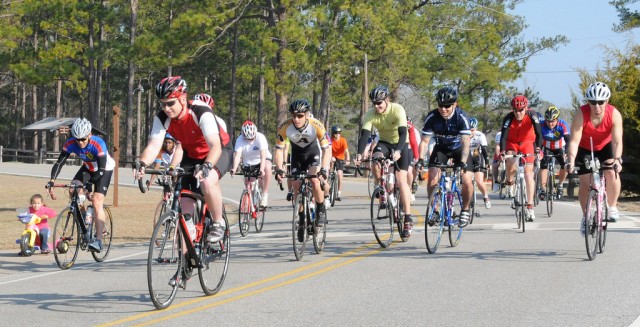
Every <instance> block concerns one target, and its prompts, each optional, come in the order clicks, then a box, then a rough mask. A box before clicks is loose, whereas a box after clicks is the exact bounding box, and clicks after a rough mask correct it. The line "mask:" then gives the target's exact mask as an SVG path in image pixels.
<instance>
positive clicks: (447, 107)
mask: <svg viewBox="0 0 640 327" xmlns="http://www.w3.org/2000/svg"><path fill="white" fill-rule="evenodd" d="M438 107H439V108H444V109H449V108H451V107H453V103H452V104H443V105H439V106H438Z"/></svg>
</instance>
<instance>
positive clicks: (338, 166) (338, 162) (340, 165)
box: [333, 159, 344, 170]
mask: <svg viewBox="0 0 640 327" xmlns="http://www.w3.org/2000/svg"><path fill="white" fill-rule="evenodd" d="M333 165H334V166H335V167H336V170H344V160H340V159H336V161H335V162H334V163H333Z"/></svg>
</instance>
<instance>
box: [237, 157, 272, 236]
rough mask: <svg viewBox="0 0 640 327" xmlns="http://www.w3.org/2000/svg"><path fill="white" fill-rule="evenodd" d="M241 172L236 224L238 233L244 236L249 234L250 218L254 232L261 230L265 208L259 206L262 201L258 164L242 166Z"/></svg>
mask: <svg viewBox="0 0 640 327" xmlns="http://www.w3.org/2000/svg"><path fill="white" fill-rule="evenodd" d="M242 174H243V175H244V190H242V194H241V195H240V204H239V208H238V225H239V228H240V235H242V236H243V237H244V236H247V234H249V227H251V220H253V223H254V226H255V228H256V233H260V232H261V231H262V227H263V226H264V216H265V213H266V211H267V208H265V207H262V206H260V202H261V201H262V188H261V187H260V180H261V179H262V177H261V174H260V166H259V165H257V166H253V167H252V166H243V167H242Z"/></svg>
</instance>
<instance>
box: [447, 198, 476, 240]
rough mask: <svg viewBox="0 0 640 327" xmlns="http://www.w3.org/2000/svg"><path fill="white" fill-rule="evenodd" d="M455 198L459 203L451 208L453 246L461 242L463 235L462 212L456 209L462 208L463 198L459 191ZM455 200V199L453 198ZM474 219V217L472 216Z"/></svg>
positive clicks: (450, 237) (450, 231)
mask: <svg viewBox="0 0 640 327" xmlns="http://www.w3.org/2000/svg"><path fill="white" fill-rule="evenodd" d="M453 196H454V198H457V199H458V205H457V206H456V205H455V204H454V205H453V207H452V208H451V223H450V224H449V244H451V247H456V246H458V244H459V243H460V237H461V236H462V228H460V212H456V209H458V210H462V200H461V198H460V194H459V193H457V192H456V193H455V194H454V195H453ZM453 201H454V202H455V199H454V200H453ZM471 219H473V218H471Z"/></svg>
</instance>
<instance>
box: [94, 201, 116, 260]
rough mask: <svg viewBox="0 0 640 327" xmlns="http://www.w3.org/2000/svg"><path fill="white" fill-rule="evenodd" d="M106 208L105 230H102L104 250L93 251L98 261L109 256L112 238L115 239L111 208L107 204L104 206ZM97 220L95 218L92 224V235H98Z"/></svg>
mask: <svg viewBox="0 0 640 327" xmlns="http://www.w3.org/2000/svg"><path fill="white" fill-rule="evenodd" d="M102 209H103V210H104V230H103V231H102V251H100V252H91V256H93V259H94V260H95V261H97V262H103V261H104V260H105V259H107V256H109V251H111V240H112V239H113V217H112V216H111V210H109V208H107V207H106V206H103V207H102ZM96 234H97V233H96V222H95V218H94V222H93V224H91V235H94V237H95V235H96Z"/></svg>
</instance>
